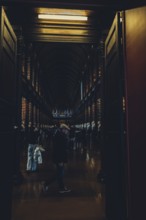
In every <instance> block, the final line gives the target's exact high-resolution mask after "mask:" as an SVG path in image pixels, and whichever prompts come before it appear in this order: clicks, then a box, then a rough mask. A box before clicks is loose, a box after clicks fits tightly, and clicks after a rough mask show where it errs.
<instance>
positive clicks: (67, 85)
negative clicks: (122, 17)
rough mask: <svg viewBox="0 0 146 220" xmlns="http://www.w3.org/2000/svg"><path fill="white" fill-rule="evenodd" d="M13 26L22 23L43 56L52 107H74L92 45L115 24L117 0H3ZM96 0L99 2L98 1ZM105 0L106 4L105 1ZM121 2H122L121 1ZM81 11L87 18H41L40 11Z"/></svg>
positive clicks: (43, 74) (39, 56)
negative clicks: (74, 19)
mask: <svg viewBox="0 0 146 220" xmlns="http://www.w3.org/2000/svg"><path fill="white" fill-rule="evenodd" d="M2 2H3V4H4V6H5V9H6V12H7V14H8V17H9V20H10V22H11V23H12V25H15V26H21V27H22V33H23V35H24V38H25V40H26V41H27V42H31V43H32V44H33V45H34V47H35V49H36V51H37V55H38V58H39V62H40V65H41V69H42V73H41V80H42V85H43V87H44V91H45V94H46V97H47V100H48V102H49V103H50V105H51V107H52V108H57V109H66V108H73V107H74V105H75V103H76V100H77V97H79V96H80V81H81V78H82V73H83V71H84V66H85V65H86V63H87V58H88V57H89V56H90V54H91V52H92V50H91V48H93V47H97V45H98V40H99V39H100V36H101V33H102V31H103V30H104V29H106V28H108V27H109V25H110V24H111V22H112V20H113V17H114V15H115V13H116V11H117V10H119V9H121V8H122V7H123V5H122V4H117V1H112V4H109V1H106V0H104V1H93V0H90V1H88V0H87V1H86V3H85V1H84V2H83V1H81V0H80V1H76V3H75V1H65V0H64V1H59V0H58V1H37V0H32V1H20V0H16V1H13V0H12V1H2ZM95 2H96V3H95ZM101 2H102V4H101ZM118 3H119V2H118ZM48 12H49V13H53V14H54V13H59V14H73V15H75V14H77V15H81V16H83V15H84V14H86V15H87V16H88V20H87V21H65V20H62V21H60V20H55V21H53V20H46V19H45V20H39V19H38V14H39V13H48Z"/></svg>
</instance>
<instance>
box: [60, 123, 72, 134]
mask: <svg viewBox="0 0 146 220" xmlns="http://www.w3.org/2000/svg"><path fill="white" fill-rule="evenodd" d="M60 129H61V130H62V132H63V133H65V134H68V132H69V131H70V128H69V126H68V125H66V124H64V123H61V124H60Z"/></svg>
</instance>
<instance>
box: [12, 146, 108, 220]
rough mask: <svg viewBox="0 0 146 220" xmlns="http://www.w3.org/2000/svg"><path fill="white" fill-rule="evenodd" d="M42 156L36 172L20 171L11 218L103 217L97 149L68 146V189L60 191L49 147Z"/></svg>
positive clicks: (85, 219) (83, 219) (67, 219)
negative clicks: (20, 175) (41, 162)
mask: <svg viewBox="0 0 146 220" xmlns="http://www.w3.org/2000/svg"><path fill="white" fill-rule="evenodd" d="M43 157H44V160H45V161H44V164H43V165H42V167H39V170H38V172H34V173H26V172H24V174H23V175H24V181H23V183H22V184H21V185H17V186H14V190H13V205H12V220H20V219H21V220H75V219H76V220H104V219H105V212H104V202H105V198H104V185H103V184H101V183H98V182H97V173H98V172H99V170H100V155H99V153H98V152H96V151H95V152H92V151H91V150H88V149H83V148H79V149H77V150H70V152H69V162H68V164H67V166H66V170H65V173H66V174H65V183H66V185H67V186H68V187H70V188H71V192H68V193H64V194H59V192H58V187H57V182H56V179H55V167H54V165H53V164H52V163H51V161H50V158H49V157H50V154H49V151H48V152H47V151H46V152H45V154H44V155H43ZM47 158H49V160H48V162H47V160H46V159H47ZM46 182H47V183H48V184H47V187H44V186H45V184H44V183H46Z"/></svg>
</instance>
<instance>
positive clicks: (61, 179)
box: [56, 163, 64, 190]
mask: <svg viewBox="0 0 146 220" xmlns="http://www.w3.org/2000/svg"><path fill="white" fill-rule="evenodd" d="M56 167H57V181H58V185H59V189H60V190H62V189H64V164H59V163H57V164H56Z"/></svg>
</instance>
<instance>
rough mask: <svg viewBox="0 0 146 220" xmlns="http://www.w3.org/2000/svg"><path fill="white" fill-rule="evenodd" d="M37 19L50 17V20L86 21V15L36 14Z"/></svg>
mask: <svg viewBox="0 0 146 220" xmlns="http://www.w3.org/2000/svg"><path fill="white" fill-rule="evenodd" d="M38 18H39V19H52V20H70V21H87V20H88V17H87V16H79V15H55V14H38Z"/></svg>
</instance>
